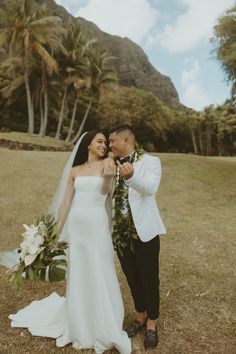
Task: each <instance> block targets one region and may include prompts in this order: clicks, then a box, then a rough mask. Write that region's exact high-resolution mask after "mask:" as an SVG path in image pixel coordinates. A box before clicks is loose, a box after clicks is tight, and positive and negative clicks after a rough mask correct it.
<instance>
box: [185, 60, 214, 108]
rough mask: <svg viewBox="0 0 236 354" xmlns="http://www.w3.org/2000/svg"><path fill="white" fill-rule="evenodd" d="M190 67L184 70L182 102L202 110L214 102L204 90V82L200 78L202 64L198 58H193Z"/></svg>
mask: <svg viewBox="0 0 236 354" xmlns="http://www.w3.org/2000/svg"><path fill="white" fill-rule="evenodd" d="M190 65H191V66H190V68H189V69H185V70H182V72H181V85H182V91H183V93H182V95H181V102H182V103H183V104H184V105H186V106H188V107H191V108H194V109H196V110H201V109H202V108H204V107H205V106H208V105H210V104H211V103H212V101H213V100H212V98H211V97H210V96H209V95H208V94H206V93H205V92H204V88H203V86H202V85H203V84H202V82H201V79H200V65H199V62H198V60H196V59H195V60H192V61H191V63H190Z"/></svg>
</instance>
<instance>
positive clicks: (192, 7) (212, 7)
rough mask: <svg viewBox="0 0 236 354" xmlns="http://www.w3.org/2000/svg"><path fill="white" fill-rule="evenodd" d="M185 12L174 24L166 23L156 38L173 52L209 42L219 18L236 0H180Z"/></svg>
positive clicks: (190, 48)
mask: <svg viewBox="0 0 236 354" xmlns="http://www.w3.org/2000/svg"><path fill="white" fill-rule="evenodd" d="M180 2H181V3H182V5H184V6H185V9H186V10H185V12H184V13H183V14H181V15H179V16H178V17H177V19H176V21H175V23H174V24H172V23H171V24H170V23H168V24H166V25H165V26H164V29H163V31H162V33H161V34H160V35H157V37H156V39H157V42H158V43H159V45H160V46H161V47H163V48H165V49H167V50H168V51H169V52H171V53H181V52H186V51H188V50H192V49H194V48H196V47H197V46H198V45H201V44H202V42H207V41H208V40H209V38H210V37H211V36H212V34H213V32H212V31H213V26H214V24H215V22H216V20H217V18H218V17H219V16H220V15H221V14H222V13H223V12H224V11H225V10H226V9H227V8H228V7H230V6H232V5H234V3H235V0H180Z"/></svg>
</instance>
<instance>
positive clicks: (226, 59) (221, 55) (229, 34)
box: [212, 4, 236, 95]
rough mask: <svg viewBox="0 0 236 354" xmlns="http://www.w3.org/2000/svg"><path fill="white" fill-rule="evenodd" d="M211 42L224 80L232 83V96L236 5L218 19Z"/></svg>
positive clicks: (234, 88)
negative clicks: (222, 71) (223, 73)
mask: <svg viewBox="0 0 236 354" xmlns="http://www.w3.org/2000/svg"><path fill="white" fill-rule="evenodd" d="M212 42H213V44H214V46H215V52H216V58H217V59H218V60H219V61H220V63H221V66H222V68H223V70H224V71H225V74H226V78H227V80H228V81H229V82H231V83H232V94H233V95H235V94H236V4H235V5H234V6H233V7H231V8H230V9H228V10H227V11H226V12H225V14H224V15H223V16H221V17H220V18H219V19H218V22H217V24H216V25H215V27H214V37H213V38H212Z"/></svg>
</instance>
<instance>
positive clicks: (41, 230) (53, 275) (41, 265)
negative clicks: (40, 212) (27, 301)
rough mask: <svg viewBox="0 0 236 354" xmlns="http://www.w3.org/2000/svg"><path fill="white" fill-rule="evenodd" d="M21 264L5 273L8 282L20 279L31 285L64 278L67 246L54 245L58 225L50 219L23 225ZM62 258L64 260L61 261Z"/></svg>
mask: <svg viewBox="0 0 236 354" xmlns="http://www.w3.org/2000/svg"><path fill="white" fill-rule="evenodd" d="M23 226H24V228H25V230H26V231H25V232H24V233H22V237H23V241H22V242H21V244H20V248H19V249H18V252H19V253H20V261H19V263H17V264H16V265H15V266H14V267H13V268H11V269H9V270H8V271H7V277H8V278H9V280H10V282H13V283H16V284H17V285H19V284H20V283H21V281H22V278H23V277H24V278H25V279H31V280H34V281H38V280H41V281H47V280H48V281H50V282H52V281H60V280H63V279H65V275H66V254H65V251H64V250H65V249H66V247H67V244H66V243H62V242H61V243H57V240H56V238H57V233H58V224H57V222H56V220H55V218H54V216H53V215H50V214H48V215H46V216H42V217H41V218H40V219H38V220H37V221H36V223H35V224H33V225H30V226H28V225H25V224H24V225H23ZM63 256H64V257H63Z"/></svg>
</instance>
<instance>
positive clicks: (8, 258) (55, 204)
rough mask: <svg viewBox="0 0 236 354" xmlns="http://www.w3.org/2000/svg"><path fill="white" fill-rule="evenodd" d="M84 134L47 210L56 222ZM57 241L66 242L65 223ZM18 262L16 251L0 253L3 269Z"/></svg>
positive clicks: (70, 158) (73, 152)
mask: <svg viewBox="0 0 236 354" xmlns="http://www.w3.org/2000/svg"><path fill="white" fill-rule="evenodd" d="M85 134H87V132H85V133H84V134H82V135H81V137H80V138H79V140H78V141H77V143H76V144H75V147H74V149H73V151H72V152H71V154H70V157H69V159H68V161H67V162H66V165H65V167H64V171H63V173H62V177H61V180H60V182H59V185H58V187H57V190H56V192H55V194H54V196H53V199H52V203H51V205H50V207H49V210H48V212H49V214H52V215H53V216H54V217H55V219H56V220H57V218H58V211H59V207H60V205H61V203H62V201H63V197H64V195H65V191H66V186H67V181H68V178H69V175H70V172H71V168H72V165H73V162H74V159H75V156H76V153H77V151H78V148H79V146H80V143H81V141H82V139H83V137H84V136H85ZM59 241H67V233H66V223H65V225H64V227H63V229H62V232H61V234H60V237H59ZM19 260H20V254H19V253H18V250H17V249H15V250H12V251H2V252H0V265H3V266H4V267H7V268H12V267H13V266H14V265H16V264H17V263H18V262H19Z"/></svg>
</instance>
